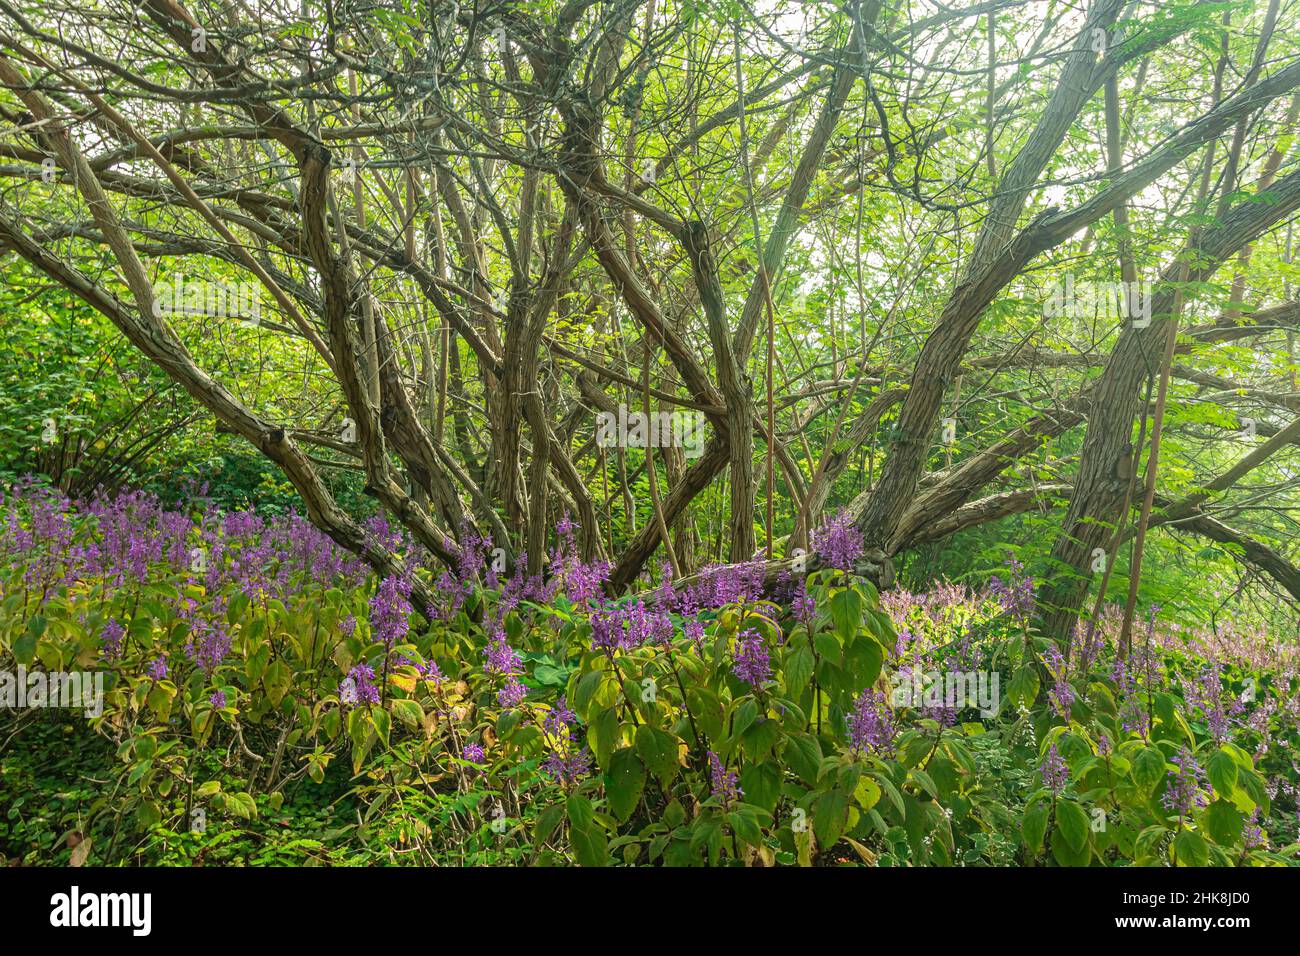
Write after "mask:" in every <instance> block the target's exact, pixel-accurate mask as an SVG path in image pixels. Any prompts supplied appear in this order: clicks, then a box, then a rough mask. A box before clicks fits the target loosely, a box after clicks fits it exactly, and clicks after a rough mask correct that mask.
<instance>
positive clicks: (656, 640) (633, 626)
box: [591, 599, 673, 654]
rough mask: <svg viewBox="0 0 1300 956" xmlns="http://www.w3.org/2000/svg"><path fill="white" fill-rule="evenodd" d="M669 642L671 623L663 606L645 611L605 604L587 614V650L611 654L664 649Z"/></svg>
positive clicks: (641, 606) (631, 605) (637, 605)
mask: <svg viewBox="0 0 1300 956" xmlns="http://www.w3.org/2000/svg"><path fill="white" fill-rule="evenodd" d="M672 639H673V621H672V617H671V615H670V614H669V612H668V608H667V607H665V606H664V605H663V604H656V605H655V606H653V607H647V606H646V604H645V601H644V600H641V599H638V600H637V601H636V602H635V603H624V604H605V605H602V606H600V607H597V608H596V609H595V610H594V611H593V612H592V614H591V646H592V647H595V648H597V649H599V650H603V651H605V652H606V653H610V654H612V653H613V652H614V651H616V650H625V651H626V650H631V649H633V648H636V647H644V646H646V645H649V644H656V645H659V646H661V647H666V646H667V645H668V644H670V643H671V642H672Z"/></svg>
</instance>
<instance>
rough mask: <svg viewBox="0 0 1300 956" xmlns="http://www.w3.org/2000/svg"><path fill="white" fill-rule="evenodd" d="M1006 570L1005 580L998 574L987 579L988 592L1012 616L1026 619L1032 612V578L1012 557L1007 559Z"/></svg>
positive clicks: (1022, 619) (1021, 619)
mask: <svg viewBox="0 0 1300 956" xmlns="http://www.w3.org/2000/svg"><path fill="white" fill-rule="evenodd" d="M1007 572H1008V573H1007V579H1006V580H1005V581H1004V580H1003V579H1002V578H1001V577H1000V576H998V575H994V576H993V577H992V578H990V579H989V593H990V594H992V595H993V597H994V598H995V599H996V600H997V602H998V603H999V604H1001V605H1002V607H1003V608H1004V609H1005V610H1006V612H1007V613H1008V614H1010V615H1011V616H1012V617H1015V618H1016V619H1018V620H1020V621H1028V620H1029V618H1030V617H1032V616H1033V613H1034V579H1033V578H1032V577H1031V576H1030V575H1029V574H1027V573H1025V566H1024V565H1023V564H1021V563H1020V561H1019V560H1018V559H1017V558H1014V557H1012V558H1010V559H1008V561H1007Z"/></svg>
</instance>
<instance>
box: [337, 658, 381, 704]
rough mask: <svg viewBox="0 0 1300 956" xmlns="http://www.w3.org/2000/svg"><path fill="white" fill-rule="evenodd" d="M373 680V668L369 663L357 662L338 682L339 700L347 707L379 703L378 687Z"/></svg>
mask: <svg viewBox="0 0 1300 956" xmlns="http://www.w3.org/2000/svg"><path fill="white" fill-rule="evenodd" d="M374 681H375V671H374V668H372V667H371V666H370V665H369V664H364V663H362V664H357V665H356V666H355V667H353V668H352V670H350V671H348V676H347V677H345V678H343V680H342V681H341V682H340V683H339V702H340V703H342V704H344V705H347V706H349V707H350V706H353V705H356V704H377V703H379V688H378V687H376V686H375V683H374Z"/></svg>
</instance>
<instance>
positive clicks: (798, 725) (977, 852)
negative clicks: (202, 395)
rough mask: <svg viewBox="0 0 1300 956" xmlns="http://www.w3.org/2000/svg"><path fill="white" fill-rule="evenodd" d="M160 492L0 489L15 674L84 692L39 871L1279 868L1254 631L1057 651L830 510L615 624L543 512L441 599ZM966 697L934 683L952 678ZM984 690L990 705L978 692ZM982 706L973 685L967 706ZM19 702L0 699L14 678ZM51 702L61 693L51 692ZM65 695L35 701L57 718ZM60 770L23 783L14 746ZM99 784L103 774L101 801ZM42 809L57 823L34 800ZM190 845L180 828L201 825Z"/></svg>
mask: <svg viewBox="0 0 1300 956" xmlns="http://www.w3.org/2000/svg"><path fill="white" fill-rule="evenodd" d="M203 505H204V502H202V501H201V500H195V501H191V502H189V503H188V507H185V508H182V509H179V510H171V509H166V508H164V507H162V506H160V505H159V503H158V501H157V500H156V499H155V498H153V497H151V496H148V495H145V494H140V493H132V494H126V495H121V496H117V497H112V498H104V497H101V498H93V499H90V500H87V501H85V502H72V501H69V500H68V499H66V498H64V497H63V496H62V495H61V494H60V493H58V492H56V491H51V490H49V489H48V488H43V487H40V486H36V485H27V486H24V487H21V488H19V489H18V490H16V491H14V492H11V493H10V494H9V495H8V496H7V497H6V498H5V500H4V502H3V507H4V509H5V510H4V515H5V524H4V531H3V536H2V537H0V542H2V546H0V555H2V556H3V558H2V560H3V573H2V574H0V581H3V591H2V592H0V609H2V610H3V621H4V629H3V632H0V647H2V648H3V650H4V653H5V655H6V663H11V664H13V665H14V666H15V668H16V667H24V668H32V669H35V670H38V671H39V670H43V671H44V672H46V673H61V672H70V671H73V670H78V669H82V670H88V669H93V670H94V671H95V672H96V673H98V674H102V675H103V678H104V684H103V688H102V702H101V704H100V707H99V712H98V713H95V714H93V715H92V716H85V715H83V714H81V713H77V712H76V711H75V706H76V705H77V704H78V703H79V700H78V699H73V700H65V701H63V702H62V703H63V704H64V705H65V706H68V707H73V708H74V709H73V711H72V713H71V715H70V714H69V713H68V712H67V711H66V710H60V709H54V708H49V707H47V708H33V709H29V710H28V711H26V712H25V713H23V715H22V716H21V717H20V718H19V726H16V727H13V728H12V729H9V730H8V734H9V736H10V740H9V741H8V745H9V746H7V748H6V755H7V756H6V759H5V761H4V763H3V764H0V766H3V774H4V785H5V789H6V792H7V793H8V794H9V795H10V797H9V799H8V800H7V803H8V809H7V812H6V819H4V820H3V821H0V849H2V850H3V852H4V853H5V854H6V856H13V857H14V858H16V859H18V860H22V861H26V862H59V861H63V862H67V861H68V860H71V859H73V858H74V857H75V858H76V859H77V860H78V862H80V863H85V862H121V861H126V860H132V861H136V862H148V863H192V862H200V863H204V862H206V863H212V864H216V863H223V862H242V863H252V864H257V863H274V862H295V863H348V862H400V863H411V864H419V863H431V864H442V865H447V864H475V863H537V864H561V863H568V862H573V863H579V864H583V865H589V866H595V865H606V864H612V863H623V864H638V863H644V864H663V865H670V866H684V865H702V864H706V863H707V864H712V865H719V864H745V865H754V866H772V865H777V864H792V865H793V864H799V865H838V864H843V863H856V864H868V865H875V866H905V865H930V864H933V865H974V866H978V865H1008V864H1020V865H1039V864H1052V863H1054V864H1059V865H1070V866H1080V865H1088V864H1098V865H1123V864H1157V865H1158V864H1163V865H1171V864H1175V863H1181V864H1187V865H1205V864H1207V863H1213V864H1215V865H1223V866H1235V865H1283V864H1291V863H1295V862H1296V860H1297V858H1298V854H1300V844H1297V842H1296V835H1297V821H1300V814H1298V813H1297V802H1296V798H1297V796H1298V795H1300V790H1298V789H1297V786H1298V785H1300V771H1298V770H1297V767H1296V764H1295V754H1296V753H1297V749H1296V748H1297V743H1298V738H1297V734H1298V733H1300V706H1297V699H1298V697H1297V689H1298V688H1300V671H1298V669H1297V662H1296V656H1295V653H1294V651H1293V650H1288V649H1286V648H1283V649H1279V648H1278V647H1277V645H1276V644H1275V643H1274V642H1272V641H1270V640H1269V635H1268V634H1267V633H1265V632H1262V631H1256V632H1244V633H1221V634H1218V635H1215V636H1214V637H1213V638H1210V637H1209V636H1207V635H1206V634H1204V633H1197V632H1195V631H1191V630H1186V631H1185V630H1183V629H1180V628H1178V627H1177V626H1170V625H1168V624H1165V623H1163V622H1161V621H1160V619H1159V613H1158V611H1156V610H1155V609H1153V611H1152V613H1151V615H1150V620H1149V621H1148V622H1147V625H1146V633H1145V635H1144V636H1143V639H1142V640H1141V641H1140V642H1139V643H1137V644H1136V645H1135V648H1134V651H1133V653H1132V654H1131V655H1130V656H1129V657H1127V658H1119V657H1116V656H1115V655H1114V654H1113V653H1111V652H1110V651H1109V650H1108V647H1109V646H1113V642H1111V641H1109V640H1108V638H1109V637H1110V636H1112V634H1113V632H1114V630H1115V621H1114V620H1113V619H1111V618H1108V619H1106V620H1104V621H1103V622H1102V623H1101V626H1099V627H1098V628H1097V629H1096V631H1095V634H1093V635H1091V637H1089V635H1088V634H1087V633H1085V632H1083V631H1082V630H1081V632H1080V635H1079V636H1080V638H1081V639H1080V640H1079V641H1076V642H1075V644H1074V645H1073V647H1071V648H1070V650H1069V652H1068V653H1067V652H1063V651H1062V650H1061V648H1060V647H1059V646H1058V645H1057V644H1056V643H1054V642H1052V641H1050V640H1047V639H1044V638H1041V637H1038V636H1036V635H1035V634H1034V631H1033V628H1032V627H1031V626H1030V620H1031V614H1032V610H1033V602H1034V591H1035V582H1034V581H1033V580H1032V579H1030V578H1028V577H1026V576H1025V575H1024V572H1023V569H1022V568H1021V567H1020V566H1019V564H1018V562H1014V561H1013V562H1012V563H1011V565H1010V566H1009V567H1008V568H1007V569H1006V570H1005V572H1004V576H1003V577H999V578H996V579H994V580H993V581H992V582H991V583H990V584H989V585H988V586H986V587H984V588H981V589H979V590H972V589H970V588H966V587H958V586H953V585H949V586H946V587H943V588H938V589H935V590H932V591H930V592H928V593H925V594H913V593H911V592H907V591H904V590H894V591H891V592H887V595H886V597H885V599H884V601H883V602H882V600H881V595H880V594H879V593H878V592H877V590H876V588H875V587H874V586H873V585H872V584H871V583H870V582H869V581H867V580H866V579H864V578H863V577H861V576H859V575H857V574H856V573H854V571H853V566H854V562H855V560H856V559H857V558H859V557H860V553H861V539H860V537H859V536H858V535H857V533H856V532H855V531H854V530H853V529H852V527H851V526H850V525H849V524H848V522H847V521H846V520H845V519H843V518H839V519H835V520H832V521H831V522H829V523H828V524H827V526H826V527H824V528H823V529H822V530H821V531H820V532H819V533H818V534H816V535H815V536H814V544H815V550H814V552H813V554H812V555H811V556H810V558H809V560H810V561H811V562H813V563H816V564H817V565H819V567H818V569H817V570H815V571H813V572H812V573H810V574H808V576H807V577H806V578H805V577H802V576H797V575H794V574H791V573H789V572H787V573H785V574H784V575H782V576H779V577H777V578H775V579H765V575H764V566H763V564H762V563H761V562H758V563H755V564H752V565H749V566H744V565H742V566H727V567H721V568H717V569H712V570H706V571H704V572H702V573H701V574H699V575H697V576H696V578H695V579H694V580H693V581H692V582H688V583H685V584H683V585H679V586H677V587H674V585H673V582H672V580H671V577H670V575H669V574H667V573H666V574H665V576H664V579H663V582H662V583H661V585H660V586H659V588H657V589H655V590H654V591H651V592H648V593H646V594H643V595H641V596H639V597H637V598H635V599H629V598H625V599H621V600H611V599H610V598H608V597H607V596H606V595H605V594H604V592H603V591H602V589H601V584H602V582H603V580H604V579H605V577H606V576H607V573H608V568H607V567H606V566H604V565H600V564H594V565H593V564H587V563H584V562H583V561H582V560H581V558H579V557H578V555H577V551H576V544H575V540H574V530H573V527H572V524H571V523H570V522H568V521H567V520H564V521H561V523H560V525H559V527H558V529H557V531H558V535H559V543H558V544H557V546H556V548H555V550H554V552H553V553H552V554H551V555H550V560H549V562H548V569H549V570H550V572H551V573H550V574H548V575H547V576H546V577H545V578H541V577H529V576H527V575H526V573H525V571H524V569H523V568H524V566H523V565H522V564H518V565H516V566H515V570H514V571H513V572H512V573H511V574H510V575H509V576H501V575H498V574H497V573H496V572H495V571H494V569H493V564H492V557H491V551H492V548H491V541H490V540H475V539H467V540H466V542H465V543H464V545H463V546H462V547H461V550H460V551H459V552H458V568H457V570H456V571H454V572H453V571H449V570H445V569H442V570H440V569H439V567H438V566H437V565H433V564H432V562H431V561H430V559H429V556H428V555H426V554H422V553H421V551H420V548H419V546H418V545H414V544H411V543H410V542H408V541H404V540H402V535H401V533H400V532H398V531H395V530H394V529H393V528H392V527H391V526H389V525H388V524H387V523H386V522H384V521H383V520H382V519H374V520H372V521H371V522H369V523H368V525H367V533H368V534H370V535H373V536H375V537H376V538H378V539H380V540H382V541H384V542H385V544H386V545H387V546H389V547H391V548H393V549H395V550H397V551H399V552H401V553H403V554H405V555H406V556H407V558H408V561H407V564H408V567H409V568H410V569H411V570H410V572H409V573H410V574H411V575H412V576H413V577H420V578H424V579H425V580H426V583H427V584H428V585H429V586H430V589H431V590H432V591H433V592H434V593H437V594H438V595H440V599H441V603H440V605H439V609H438V613H437V614H435V615H434V616H433V617H432V618H427V619H426V618H424V617H423V616H422V615H421V614H419V613H418V612H416V611H415V610H414V609H413V607H412V606H411V603H410V600H409V594H410V591H411V581H410V580H408V579H403V578H394V577H390V578H378V577H376V576H374V575H373V574H371V573H369V571H368V570H367V569H366V568H365V566H364V565H363V564H362V563H361V562H360V561H358V560H357V559H356V558H354V557H353V556H351V555H349V554H347V553H346V552H344V551H342V550H341V549H339V548H338V547H337V546H335V545H334V544H333V543H332V542H330V541H329V539H327V538H326V537H325V536H324V535H323V534H321V533H320V532H319V531H318V530H317V529H315V528H314V527H313V526H312V525H311V524H310V523H308V522H307V521H305V520H303V519H301V518H299V517H297V516H289V517H286V518H277V519H273V520H269V521H268V520H264V519H262V518H259V517H258V516H257V515H256V514H255V513H253V512H249V511H243V512H229V513H222V512H214V511H212V510H210V509H208V508H206V507H203ZM958 675H960V676H962V677H968V678H970V679H971V685H970V686H969V687H963V688H961V690H960V693H954V692H953V689H952V686H953V677H954V676H958ZM976 681H978V682H979V684H980V685H981V686H978V687H977V686H976ZM988 682H992V687H991V689H989V692H988V693H987V694H986V693H984V692H985V690H986V685H987V684H988ZM9 692H10V693H12V692H13V688H12V687H10V688H9ZM47 693H50V694H51V695H54V696H57V694H58V690H56V689H51V690H49V691H47ZM53 702H54V701H51V703H53ZM14 736H20V737H21V738H22V739H23V740H31V741H34V742H35V744H34V746H35V747H36V748H38V750H39V752H46V751H48V750H53V749H58V750H62V751H67V750H72V752H73V753H75V754H77V755H78V756H77V760H75V761H69V760H67V759H64V760H61V761H59V762H58V763H57V764H56V765H55V766H53V767H45V766H43V765H42V764H41V763H39V762H33V760H32V759H31V755H32V752H33V751H32V750H31V749H28V748H19V750H18V752H19V753H20V754H23V755H25V756H23V757H21V758H20V759H18V760H13V758H12V757H10V756H8V755H9V754H11V753H12V752H13V748H12V743H13V739H12V738H13V737H14ZM87 781H93V785H90V786H88V785H87ZM51 790H53V791H56V792H58V794H59V798H58V799H57V800H55V801H47V800H46V798H45V793H46V792H48V791H51ZM196 821H201V825H198V826H196V825H195V823H196Z"/></svg>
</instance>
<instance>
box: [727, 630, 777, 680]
mask: <svg viewBox="0 0 1300 956" xmlns="http://www.w3.org/2000/svg"><path fill="white" fill-rule="evenodd" d="M736 644H737V646H736V654H735V659H734V661H733V664H732V668H731V672H732V673H733V674H735V675H736V678H737V679H738V680H741V681H744V682H745V683H746V684H749V685H750V686H751V687H753V688H755V689H757V688H759V687H762V686H763V685H764V684H765V683H767V682H768V681H769V680H771V679H772V661H771V659H770V658H769V657H768V653H767V644H766V643H765V642H764V641H763V637H762V635H761V634H759V633H758V631H755V630H752V629H751V630H744V631H741V632H740V634H738V635H737V637H736Z"/></svg>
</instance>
